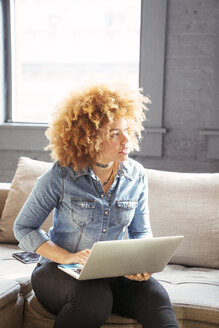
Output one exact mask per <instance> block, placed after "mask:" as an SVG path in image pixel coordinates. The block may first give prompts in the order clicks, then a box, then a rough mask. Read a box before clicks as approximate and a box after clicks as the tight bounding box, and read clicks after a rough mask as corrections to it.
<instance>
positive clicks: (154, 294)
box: [150, 280, 171, 307]
mask: <svg viewBox="0 0 219 328" xmlns="http://www.w3.org/2000/svg"><path fill="white" fill-rule="evenodd" d="M150 303H151V305H152V306H164V307H165V306H167V307H169V306H170V307H171V302H170V298H169V295H168V293H167V291H166V289H165V288H164V287H163V286H162V285H161V284H160V283H159V282H158V281H156V280H155V281H154V282H153V284H152V286H151V289H150Z"/></svg>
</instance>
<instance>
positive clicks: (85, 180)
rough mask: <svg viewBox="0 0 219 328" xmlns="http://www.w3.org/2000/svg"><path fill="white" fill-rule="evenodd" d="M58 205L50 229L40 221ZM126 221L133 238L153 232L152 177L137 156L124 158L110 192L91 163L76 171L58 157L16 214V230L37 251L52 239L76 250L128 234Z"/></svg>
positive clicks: (23, 246) (29, 248) (23, 245)
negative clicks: (105, 191) (147, 173)
mask: <svg viewBox="0 0 219 328" xmlns="http://www.w3.org/2000/svg"><path fill="white" fill-rule="evenodd" d="M53 209H54V211H53V226H52V227H51V228H50V230H49V233H48V234H47V233H46V232H45V231H44V230H42V229H41V228H40V227H41V225H42V223H43V222H44V221H45V219H46V218H47V216H48V215H49V213H50V211H52V210H53ZM126 227H127V228H128V229H127V230H128V236H129V238H145V237H151V236H152V232H151V227H150V222H149V210H148V181H147V176H146V170H145V169H144V167H143V166H142V165H141V164H139V163H138V162H136V161H134V160H132V159H128V160H126V161H125V162H122V163H120V164H119V168H118V171H117V174H116V176H115V180H114V182H113V184H112V185H111V187H110V189H109V190H108V192H107V193H106V194H105V193H104V190H103V188H102V184H101V182H100V180H99V179H98V177H96V176H95V174H94V172H93V171H92V169H91V168H87V169H85V170H80V171H74V170H73V168H72V167H63V166H60V165H59V163H58V162H56V163H54V165H53V166H52V168H51V169H50V170H48V171H47V172H45V173H44V174H43V175H42V176H41V177H40V178H38V180H37V182H36V185H35V187H34V188H33V190H32V192H31V194H30V196H29V198H28V199H27V201H26V202H25V204H24V206H23V208H22V209H21V211H20V213H19V215H18V216H17V218H16V221H15V224H14V234H15V237H16V238H17V239H18V240H19V246H20V248H21V249H23V250H27V251H31V252H35V251H36V249H37V248H38V247H39V246H40V245H41V244H42V243H44V242H46V241H48V240H52V241H53V242H54V243H55V244H57V245H59V246H60V247H62V248H64V249H66V250H67V251H69V252H72V253H74V252H78V251H80V250H82V249H85V248H91V247H92V245H93V243H94V242H97V241H100V240H102V241H104V240H114V239H122V238H123V236H124V232H125V228H126ZM44 260H45V259H44ZM44 260H43V261H44ZM43 261H42V262H43Z"/></svg>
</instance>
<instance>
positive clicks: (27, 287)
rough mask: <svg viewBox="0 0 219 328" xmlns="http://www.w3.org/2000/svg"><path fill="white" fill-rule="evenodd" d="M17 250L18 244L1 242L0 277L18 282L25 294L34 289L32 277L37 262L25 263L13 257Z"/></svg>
mask: <svg viewBox="0 0 219 328" xmlns="http://www.w3.org/2000/svg"><path fill="white" fill-rule="evenodd" d="M17 251H19V249H18V246H17V245H13V244H11V245H10V244H0V261H1V270H0V279H2V280H9V281H14V282H17V283H18V284H19V286H20V292H21V293H22V294H23V295H24V296H25V295H27V294H28V293H30V291H31V290H32V286H31V280H30V277H31V273H32V271H33V269H34V268H35V266H36V263H29V264H24V263H22V262H20V261H18V260H17V259H15V258H14V257H12V253H16V252H17Z"/></svg>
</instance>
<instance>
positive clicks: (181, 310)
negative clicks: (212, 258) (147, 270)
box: [153, 265, 219, 327]
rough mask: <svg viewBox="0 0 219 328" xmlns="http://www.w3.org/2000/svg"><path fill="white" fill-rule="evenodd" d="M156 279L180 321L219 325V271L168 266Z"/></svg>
mask: <svg viewBox="0 0 219 328" xmlns="http://www.w3.org/2000/svg"><path fill="white" fill-rule="evenodd" d="M153 276H154V277H155V278H156V279H157V280H158V281H159V282H160V283H161V284H162V285H163V286H164V288H165V289H166V290H167V292H168V294H169V296H170V299H171V302H172V304H173V306H174V310H175V313H176V316H177V319H178V320H184V321H185V320H191V321H198V322H200V323H201V322H202V323H203V324H204V323H209V324H211V325H212V327H214V325H217V324H218V323H219V271H218V270H215V269H206V268H197V267H185V266H179V265H168V266H167V267H166V268H165V270H164V271H162V272H159V273H155V274H154V275H153ZM192 327H193V326H192Z"/></svg>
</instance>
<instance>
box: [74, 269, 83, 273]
mask: <svg viewBox="0 0 219 328" xmlns="http://www.w3.org/2000/svg"><path fill="white" fill-rule="evenodd" d="M72 271H74V272H76V273H78V274H80V273H81V271H82V268H72Z"/></svg>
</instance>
